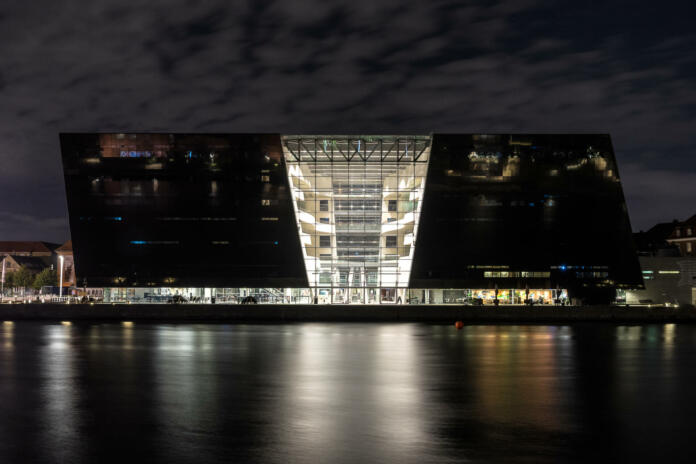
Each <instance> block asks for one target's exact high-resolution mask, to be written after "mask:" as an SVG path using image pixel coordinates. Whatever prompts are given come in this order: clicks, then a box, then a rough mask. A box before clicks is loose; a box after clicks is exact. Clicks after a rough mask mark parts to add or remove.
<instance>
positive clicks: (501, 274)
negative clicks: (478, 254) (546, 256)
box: [483, 271, 551, 279]
mask: <svg viewBox="0 0 696 464" xmlns="http://www.w3.org/2000/svg"><path fill="white" fill-rule="evenodd" d="M550 276H551V273H550V272H549V271H542V272H532V271H519V272H516V271H485V272H484V273H483V277H485V278H502V279H505V278H510V277H532V278H535V277H536V278H544V277H550Z"/></svg>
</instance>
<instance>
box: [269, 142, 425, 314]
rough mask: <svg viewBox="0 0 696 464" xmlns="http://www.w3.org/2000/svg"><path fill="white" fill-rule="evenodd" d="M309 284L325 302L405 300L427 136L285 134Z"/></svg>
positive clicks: (423, 181) (418, 209) (291, 184)
mask: <svg viewBox="0 0 696 464" xmlns="http://www.w3.org/2000/svg"><path fill="white" fill-rule="evenodd" d="M282 144H283V152H284V155H285V160H286V165H287V170H288V179H289V184H290V190H291V193H292V199H293V204H294V207H295V214H296V218H297V227H298V231H299V234H300V241H301V243H302V248H303V257H304V261H305V266H306V269H307V277H308V280H309V285H310V287H311V288H313V289H314V293H315V295H316V296H317V297H318V298H319V299H321V300H322V302H333V303H380V302H398V301H399V300H401V301H403V299H404V298H405V296H401V295H400V294H399V291H398V290H397V289H399V288H405V287H407V286H408V282H409V277H410V272H411V263H412V260H413V252H414V249H415V244H416V236H417V232H418V222H419V217H420V211H421V204H422V199H423V192H424V189H425V179H426V173H427V168H428V160H429V157H430V156H429V155H430V145H431V138H430V137H429V136H340V135H337V136H312V135H306V136H303V135H286V136H283V137H282Z"/></svg>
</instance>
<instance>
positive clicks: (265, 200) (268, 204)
mask: <svg viewBox="0 0 696 464" xmlns="http://www.w3.org/2000/svg"><path fill="white" fill-rule="evenodd" d="M261 205H262V206H271V200H268V199H263V200H261Z"/></svg>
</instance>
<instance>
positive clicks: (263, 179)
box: [261, 176, 271, 182]
mask: <svg viewBox="0 0 696 464" xmlns="http://www.w3.org/2000/svg"><path fill="white" fill-rule="evenodd" d="M270 181H271V176H261V182H270Z"/></svg>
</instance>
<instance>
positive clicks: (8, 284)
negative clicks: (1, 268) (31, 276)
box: [5, 271, 15, 293]
mask: <svg viewBox="0 0 696 464" xmlns="http://www.w3.org/2000/svg"><path fill="white" fill-rule="evenodd" d="M14 286H15V284H14V272H9V271H8V272H6V273H5V292H7V291H9V292H10V293H11V291H12V288H13V287H14Z"/></svg>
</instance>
